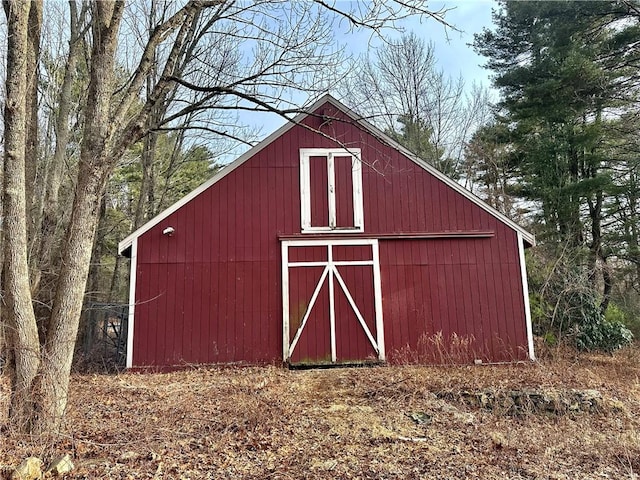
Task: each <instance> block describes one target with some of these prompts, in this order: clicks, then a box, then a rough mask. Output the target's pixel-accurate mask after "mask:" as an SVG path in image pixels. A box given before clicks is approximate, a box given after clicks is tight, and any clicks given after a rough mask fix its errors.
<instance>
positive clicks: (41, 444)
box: [0, 349, 640, 479]
mask: <svg viewBox="0 0 640 480" xmlns="http://www.w3.org/2000/svg"><path fill="white" fill-rule="evenodd" d="M547 356H548V358H545V359H543V360H541V361H540V362H538V363H535V364H516V365H501V366H463V367H414V366H393V367H390V366H385V367H376V368H335V369H325V370H305V371H289V370H285V369H282V368H278V367H259V368H258V367H250V368H197V369H188V370H184V371H180V372H173V373H165V374H157V373H153V374H151V373H145V374H139V373H136V374H132V373H121V374H111V375H107V374H74V376H73V379H72V387H71V388H72V391H71V400H70V405H69V412H68V417H67V423H66V432H65V434H64V435H63V436H61V437H57V438H56V439H53V440H51V439H49V440H45V439H42V438H29V437H26V436H23V435H19V434H17V433H16V432H12V431H7V429H5V430H4V431H3V433H2V437H0V465H2V467H3V469H4V470H0V472H3V471H4V472H5V473H4V475H5V476H8V473H7V472H9V471H10V468H11V467H12V466H15V465H17V464H18V463H20V462H21V461H22V460H23V459H25V458H26V457H29V456H38V457H40V458H42V459H43V460H44V461H45V463H46V462H47V461H50V460H51V459H52V458H54V457H57V456H60V455H63V454H65V453H69V454H71V455H72V457H73V461H74V463H75V469H74V470H73V472H71V474H69V475H68V477H69V478H86V479H94V478H112V479H120V478H122V479H128V478H167V479H172V478H176V479H178V478H182V479H206V478H210V479H231V478H234V479H235V478H240V479H242V478H245V479H304V478H308V479H327V478H340V479H350V478H353V479H411V478H424V479H431V478H433V479H447V478H451V479H454V478H455V479H457V478H481V479H547V478H548V479H602V478H611V479H627V478H628V479H632V478H638V474H640V415H639V414H640V351H638V350H637V349H629V350H626V351H622V352H618V353H617V354H616V355H614V356H606V355H602V356H600V355H586V354H585V355H579V356H576V355H575V354H567V353H564V354H562V355H559V354H553V352H552V354H547ZM3 382H4V383H3V385H2V388H3V390H0V407H2V412H3V415H4V414H5V406H6V399H7V390H6V379H3ZM576 389H577V390H580V391H582V390H597V392H599V396H600V397H599V399H598V401H597V402H596V403H594V404H593V405H592V407H593V408H583V407H584V406H580V405H573V404H572V403H571V402H572V400H571V398H572V397H571V395H570V392H575V391H576ZM513 392H519V393H518V395H520V394H521V392H536V395H541V396H542V397H545V396H546V397H548V398H551V399H552V403H553V402H556V403H557V405H558V408H557V409H554V408H542V409H536V408H533V407H531V408H529V406H530V405H529V404H524V405H523V406H522V408H518V409H514V408H512V407H513V403H512V402H511V403H509V402H507V403H505V402H504V401H503V400H504V399H508V398H510V396H511V397H513V395H512V394H513ZM485 397H487V398H491V399H493V400H492V401H491V402H487V403H483V402H482V401H469V399H483V398H485ZM513 398H515V397H513ZM500 399H502V400H500ZM566 399H568V400H566ZM565 400H566V401H565ZM563 402H564V403H563ZM547 405H548V403H547ZM0 421H2V419H1V418H0ZM2 475H3V474H2V473H0V478H2Z"/></svg>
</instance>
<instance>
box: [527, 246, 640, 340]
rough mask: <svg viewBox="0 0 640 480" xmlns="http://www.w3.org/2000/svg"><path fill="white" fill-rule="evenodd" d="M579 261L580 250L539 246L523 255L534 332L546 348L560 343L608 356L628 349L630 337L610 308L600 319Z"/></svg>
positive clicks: (598, 302)
mask: <svg viewBox="0 0 640 480" xmlns="http://www.w3.org/2000/svg"><path fill="white" fill-rule="evenodd" d="M584 258H585V252H584V249H583V250H579V249H574V250H572V251H568V250H566V249H565V250H564V251H563V252H561V253H559V252H557V251H554V249H552V248H551V247H550V246H542V247H538V248H537V249H535V251H534V252H528V255H527V267H528V270H529V280H530V286H531V290H532V293H531V294H530V295H529V300H530V306H531V319H532V323H533V328H534V334H536V335H539V336H542V337H543V338H544V340H545V343H547V344H550V345H554V344H556V343H557V342H559V341H563V340H564V341H568V342H570V343H572V344H573V345H575V346H576V348H578V349H580V350H588V351H604V352H611V351H613V350H616V349H619V348H622V347H624V346H626V345H628V344H629V343H630V342H631V341H632V339H633V333H632V332H631V331H630V330H629V329H628V328H627V327H626V325H625V323H626V317H625V314H624V312H622V311H621V310H620V309H619V308H617V307H616V306H615V305H614V304H609V307H608V309H607V311H606V314H604V315H603V313H602V296H601V294H600V293H599V292H598V291H597V288H596V287H595V286H594V285H593V283H592V278H593V276H592V275H591V274H590V273H591V272H590V271H589V269H588V268H585V266H584V263H583V260H584ZM550 259H554V261H553V262H551V261H550Z"/></svg>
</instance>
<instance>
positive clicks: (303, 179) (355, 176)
mask: <svg viewBox="0 0 640 480" xmlns="http://www.w3.org/2000/svg"><path fill="white" fill-rule="evenodd" d="M311 157H326V158H327V199H328V205H327V206H328V208H329V211H328V214H329V216H328V218H329V225H328V226H326V227H325V226H323V227H313V226H311V203H312V200H311ZM336 157H346V158H350V159H351V187H352V193H351V196H352V202H353V227H351V226H345V225H338V224H337V221H338V219H337V206H336V195H337V192H336V179H335V158H336ZM363 205H364V203H363V199H362V158H361V152H360V149H359V148H353V149H349V150H347V149H344V148H301V149H300V217H301V218H300V225H301V232H302V233H320V232H323V233H355V232H364V207H363Z"/></svg>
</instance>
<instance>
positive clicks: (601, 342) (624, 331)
mask: <svg viewBox="0 0 640 480" xmlns="http://www.w3.org/2000/svg"><path fill="white" fill-rule="evenodd" d="M631 342H633V333H631V330H629V329H628V328H627V327H626V326H625V325H624V323H622V322H619V321H607V320H605V319H604V318H600V319H598V320H597V321H594V322H591V323H586V324H582V325H580V326H579V328H578V334H577V335H576V346H577V347H578V348H579V349H580V350H587V351H603V352H613V351H614V350H619V349H620V348H623V347H626V346H627V345H630V344H631Z"/></svg>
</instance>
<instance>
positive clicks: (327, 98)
mask: <svg viewBox="0 0 640 480" xmlns="http://www.w3.org/2000/svg"><path fill="white" fill-rule="evenodd" d="M325 103H330V104H331V105H333V106H334V107H336V108H337V109H338V110H340V111H341V112H343V113H344V114H346V115H347V116H348V117H350V118H351V120H353V122H354V123H355V124H356V125H358V126H360V127H361V128H362V129H364V130H365V131H367V132H369V133H370V134H371V135H373V136H374V137H376V138H377V139H378V140H380V141H381V142H382V143H384V144H386V145H388V146H390V147H391V148H394V149H396V150H398V151H400V152H401V153H402V154H404V155H405V156H406V157H407V158H409V159H410V160H411V161H413V162H414V163H415V164H416V165H418V166H419V167H421V168H422V169H424V170H426V171H427V172H429V173H431V174H432V175H433V176H434V177H436V178H437V179H439V180H441V181H442V182H444V183H445V184H446V185H448V186H450V187H451V188H453V189H454V190H455V191H457V192H458V193H460V194H461V195H463V196H464V197H466V198H467V199H468V200H470V201H471V202H473V203H475V204H476V205H478V206H479V207H480V208H482V209H483V210H485V211H486V212H488V213H489V214H491V215H492V216H494V217H495V218H497V219H498V220H500V221H501V222H502V223H504V224H506V225H508V226H509V227H510V228H512V229H513V230H514V231H516V232H518V233H520V234H521V235H522V238H523V239H524V240H525V241H526V242H527V243H528V244H529V245H532V246H533V245H535V236H534V235H533V234H531V233H529V232H528V231H526V230H525V229H524V228H522V227H521V226H520V225H518V224H517V223H516V222H514V221H513V220H511V219H510V218H509V217H507V216H506V215H504V214H502V213H500V212H499V211H497V210H496V209H495V208H493V207H491V206H490V205H488V204H487V203H485V202H483V201H482V200H481V199H480V198H478V197H476V196H475V195H474V194H473V193H471V192H470V191H469V190H467V189H466V188H464V187H463V186H462V185H460V184H459V183H458V182H456V181H455V180H452V179H451V178H449V177H447V176H446V175H445V174H443V173H442V172H440V171H439V170H437V169H436V168H434V167H432V166H431V165H429V164H428V163H426V162H425V161H424V160H422V159H420V158H419V157H417V156H416V155H415V154H414V153H412V152H410V151H409V150H407V149H406V148H405V147H403V146H402V145H400V144H399V143H398V142H396V141H395V140H393V139H392V138H391V137H389V136H388V135H387V134H385V133H384V132H382V131H381V130H380V129H378V128H377V127H375V126H374V125H372V124H371V123H369V122H368V121H366V120H364V119H363V118H362V117H360V116H359V115H357V114H356V113H355V112H354V111H353V110H351V109H349V108H348V107H346V106H345V105H343V104H342V103H341V102H339V101H338V100H336V99H335V98H334V97H332V96H331V95H330V94H326V95H323V96H322V97H320V98H319V99H318V100H316V101H315V102H313V103H312V104H311V105H310V106H309V107H308V108H307V109H306V110H307V111H308V112H314V111H315V110H317V109H318V108H320V107H321V106H322V105H323V104H325ZM310 115H311V113H300V114H298V115H296V116H295V117H294V118H293V119H291V121H290V122H289V123H286V124H284V125H283V126H282V127H280V128H279V129H277V130H276V131H274V132H273V133H272V134H271V135H269V136H268V137H267V138H265V139H264V140H262V141H261V142H260V143H258V144H257V145H256V146H254V147H253V148H251V149H250V150H248V151H247V152H245V153H244V154H242V155H241V156H240V157H238V158H237V159H236V160H234V161H233V162H232V163H230V164H229V165H227V166H226V167H224V168H223V169H222V170H220V171H219V172H218V173H217V174H216V175H214V176H213V177H211V178H210V179H209V180H207V181H206V182H204V183H203V184H202V185H200V186H199V187H198V188H196V189H195V190H193V191H192V192H191V193H189V194H188V195H186V196H185V197H183V198H182V199H181V200H178V201H177V202H176V203H174V204H173V205H171V206H170V207H168V208H167V209H166V210H164V211H163V212H161V213H159V214H158V215H157V216H155V217H154V218H152V219H151V220H149V221H148V222H147V223H145V224H144V225H143V226H141V227H140V228H138V229H137V230H136V231H134V232H133V233H131V234H130V235H129V236H127V237H126V238H125V239H124V240H122V241H121V242H120V243H119V244H118V253H120V254H122V253H123V252H124V251H125V250H127V249H129V247H131V245H132V244H133V240H134V239H135V238H137V237H139V236H140V235H142V234H143V233H145V232H146V231H148V230H150V229H151V228H153V227H154V226H156V225H157V224H158V223H160V222H161V221H162V220H164V219H165V218H167V217H168V216H169V215H171V214H172V213H174V212H175V211H177V210H178V209H179V208H181V207H182V206H183V205H185V204H187V203H188V202H190V201H191V200H193V199H194V198H195V197H197V196H198V195H200V194H201V193H202V192H204V191H205V190H207V189H208V188H209V187H211V186H212V185H214V184H215V183H217V182H219V181H220V180H222V179H223V178H224V177H226V176H227V175H228V174H229V173H231V172H233V171H234V170H235V169H236V168H238V167H239V166H241V165H242V164H243V163H244V162H246V161H247V160H249V159H250V158H251V157H253V156H254V155H256V154H257V153H258V152H260V151H261V150H263V149H264V148H266V147H267V146H268V145H270V144H271V143H272V142H273V141H274V140H276V139H277V138H278V137H280V136H281V135H284V134H285V133H286V132H287V131H289V130H290V129H291V128H293V127H294V126H296V125H298V124H299V123H301V122H302V121H303V120H304V119H306V118H307V117H308V116H310Z"/></svg>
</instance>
